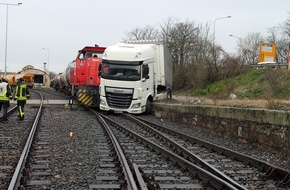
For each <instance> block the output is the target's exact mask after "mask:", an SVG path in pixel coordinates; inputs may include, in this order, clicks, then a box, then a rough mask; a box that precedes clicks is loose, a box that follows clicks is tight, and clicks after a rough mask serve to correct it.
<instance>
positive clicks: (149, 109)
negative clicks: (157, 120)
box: [145, 99, 152, 114]
mask: <svg viewBox="0 0 290 190" xmlns="http://www.w3.org/2000/svg"><path fill="white" fill-rule="evenodd" d="M151 112H152V107H151V101H150V100H149V99H147V101H146V108H145V114H151Z"/></svg>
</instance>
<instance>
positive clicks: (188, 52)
mask: <svg viewBox="0 0 290 190" xmlns="http://www.w3.org/2000/svg"><path fill="white" fill-rule="evenodd" d="M210 31H211V28H210V24H208V23H206V24H199V23H195V22H194V21H189V20H185V21H180V20H179V19H175V18H168V19H166V20H165V21H164V22H163V23H161V24H159V25H158V26H156V27H154V26H150V25H147V26H144V27H136V28H133V29H132V30H130V31H128V32H126V37H125V38H124V39H123V40H124V41H126V40H156V39H158V40H163V41H164V42H165V44H166V45H167V47H168V49H169V51H170V53H171V55H172V58H173V89H174V90H180V89H186V88H200V87H204V86H206V85H208V84H210V83H213V82H215V81H218V80H221V79H224V78H230V77H233V76H236V75H238V74H240V73H241V72H244V71H245V70H246V69H248V68H249V67H245V65H247V66H248V65H255V64H257V63H258V62H259V44H260V41H266V42H273V43H275V44H276V46H277V50H276V61H277V63H278V64H280V63H287V56H288V51H289V41H290V32H289V31H290V16H289V18H288V19H286V21H285V22H284V23H281V24H279V25H277V26H273V27H271V28H269V29H268V35H267V36H265V37H263V36H262V35H261V33H259V32H253V33H249V34H248V35H246V36H245V37H244V38H240V37H239V42H238V45H237V49H238V54H236V55H230V54H228V53H227V52H225V51H224V50H223V48H222V46H220V45H219V44H216V43H215V41H214V40H215V39H214V35H213V34H212V33H211V32H210Z"/></svg>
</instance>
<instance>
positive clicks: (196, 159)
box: [125, 114, 247, 190]
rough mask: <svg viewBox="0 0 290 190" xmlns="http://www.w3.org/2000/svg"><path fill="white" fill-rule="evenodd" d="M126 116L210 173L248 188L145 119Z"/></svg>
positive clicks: (241, 189)
mask: <svg viewBox="0 0 290 190" xmlns="http://www.w3.org/2000/svg"><path fill="white" fill-rule="evenodd" d="M125 116H126V117H128V118H129V119H131V120H132V121H133V122H137V123H139V124H141V125H143V126H145V127H146V130H148V129H149V130H151V131H153V132H154V133H156V134H158V135H159V136H160V137H162V138H163V139H165V140H166V141H167V142H169V143H170V145H171V146H172V147H174V148H176V149H177V150H178V151H179V152H181V153H182V154H183V155H185V157H188V158H190V159H191V160H192V162H194V163H198V164H200V165H201V166H202V167H204V168H205V169H206V170H208V171H209V172H210V173H213V174H214V175H216V176H218V177H220V178H221V179H223V180H225V181H227V182H228V183H229V184H232V185H233V186H234V187H236V188H238V189H240V190H246V189H247V188H246V187H244V186H242V185H241V184H239V183H237V182H236V181H234V180H233V179H232V178H230V177H229V176H227V175H226V174H224V173H223V172H222V171H220V170H218V169H217V168H215V167H214V166H212V165H211V164H209V163H207V162H206V161H204V160H203V159H201V158H200V157H199V156H197V155H195V154H193V153H192V152H190V151H189V150H188V149H186V148H184V147H183V146H181V145H179V144H178V143H176V142H175V141H173V140H171V139H170V138H168V137H166V136H165V135H164V134H163V133H161V132H160V131H158V130H156V129H154V128H153V127H151V126H149V125H148V124H147V123H145V122H144V121H141V120H139V119H137V118H136V117H134V116H132V115H129V114H125Z"/></svg>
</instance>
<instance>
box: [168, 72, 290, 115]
mask: <svg viewBox="0 0 290 190" xmlns="http://www.w3.org/2000/svg"><path fill="white" fill-rule="evenodd" d="M173 99H174V100H175V101H178V102H180V103H184V104H206V105H228V106H239V107H240V106H242V107H260V108H268V109H287V110H289V107H290V71H288V70H287V69H276V68H271V67H268V68H260V69H257V68H253V69H250V70H248V71H247V72H245V73H242V74H240V75H238V76H236V77H233V78H229V79H224V80H220V81H218V82H215V83H213V84H210V85H208V86H205V87H203V88H199V89H187V90H182V91H178V92H173ZM174 100H173V101H174Z"/></svg>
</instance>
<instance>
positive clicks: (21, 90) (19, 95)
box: [14, 78, 30, 120]
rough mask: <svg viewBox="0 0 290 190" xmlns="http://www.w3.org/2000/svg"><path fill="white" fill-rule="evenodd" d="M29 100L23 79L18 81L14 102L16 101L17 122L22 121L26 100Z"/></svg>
mask: <svg viewBox="0 0 290 190" xmlns="http://www.w3.org/2000/svg"><path fill="white" fill-rule="evenodd" d="M29 98H30V95H29V90H28V88H27V86H26V84H25V82H24V80H23V78H20V79H18V83H17V86H16V91H15V96H14V100H17V108H18V118H19V120H23V119H24V106H25V104H26V100H27V99H29Z"/></svg>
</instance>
